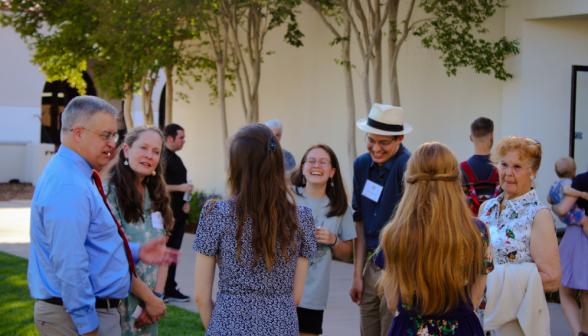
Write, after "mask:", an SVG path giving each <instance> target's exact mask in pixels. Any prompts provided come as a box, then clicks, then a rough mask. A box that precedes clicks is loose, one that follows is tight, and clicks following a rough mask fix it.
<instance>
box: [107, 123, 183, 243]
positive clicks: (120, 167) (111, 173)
mask: <svg viewBox="0 0 588 336" xmlns="http://www.w3.org/2000/svg"><path fill="white" fill-rule="evenodd" d="M143 132H155V133H157V135H159V137H160V138H161V146H162V147H161V156H163V150H164V148H163V146H164V137H163V133H161V131H160V130H159V129H158V128H157V127H155V126H137V127H135V128H133V129H132V130H130V131H129V132H128V133H127V134H126V135H125V140H124V142H123V143H122V144H121V146H120V147H119V149H118V155H117V156H116V157H115V158H114V159H113V160H112V161H111V162H110V163H109V165H108V167H107V168H106V169H105V174H107V177H106V180H107V181H108V184H109V185H110V186H113V187H114V190H116V199H117V200H118V208H119V209H120V212H121V215H122V217H123V218H124V219H125V221H126V222H127V223H138V222H139V220H145V218H143V207H144V204H143V201H144V199H143V197H141V193H140V192H139V190H138V189H137V186H136V184H135V181H136V180H137V178H136V175H135V172H134V171H133V170H132V169H131V167H130V166H125V165H124V161H125V154H124V151H123V150H122V147H123V146H124V144H127V145H128V146H129V147H133V144H134V143H135V141H137V139H138V138H139V136H140V135H141V134H142V133H143ZM161 156H160V158H159V162H158V163H157V166H156V167H155V173H156V174H155V176H153V175H148V176H147V177H145V179H143V184H144V185H145V187H146V188H147V190H148V191H149V198H150V199H151V208H150V210H151V211H159V212H161V216H162V217H163V223H164V228H165V230H166V231H167V232H169V231H170V230H171V229H172V228H173V226H174V218H173V214H172V210H171V207H170V197H169V194H168V192H167V190H166V183H165V180H164V179H163V172H164V168H165V167H164V163H163V158H162V157H161ZM109 189H110V190H109V191H108V193H109V194H110V192H111V191H112V189H113V188H109Z"/></svg>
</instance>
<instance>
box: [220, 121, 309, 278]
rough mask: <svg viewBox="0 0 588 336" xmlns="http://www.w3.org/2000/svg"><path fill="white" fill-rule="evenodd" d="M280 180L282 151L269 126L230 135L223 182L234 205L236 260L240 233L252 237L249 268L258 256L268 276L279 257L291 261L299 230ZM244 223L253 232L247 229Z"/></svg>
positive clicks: (288, 193)
mask: <svg viewBox="0 0 588 336" xmlns="http://www.w3.org/2000/svg"><path fill="white" fill-rule="evenodd" d="M284 176H285V168H284V156H283V153H282V148H281V147H280V143H279V142H278V141H277V139H276V138H275V136H274V133H273V132H272V131H271V130H270V129H269V127H267V126H265V125H262V124H251V125H247V126H245V127H243V128H241V129H240V130H239V131H238V132H237V133H236V134H235V135H234V136H233V138H232V139H231V145H230V149H229V171H228V181H227V183H228V186H229V188H230V190H231V196H230V197H234V198H235V199H236V203H237V237H236V238H237V260H240V258H241V247H242V246H241V238H242V237H243V234H245V235H246V236H247V235H248V234H251V247H252V249H253V254H254V261H253V267H255V265H257V262H258V259H259V257H260V256H261V257H262V258H263V259H264V260H265V262H266V264H267V269H268V271H269V270H271V268H272V266H273V265H274V264H275V263H277V262H278V261H279V260H280V259H279V257H280V256H281V257H282V258H285V259H286V260H287V261H290V260H292V258H293V257H294V256H295V255H296V252H297V250H298V248H297V245H296V239H297V238H296V237H297V233H298V232H299V230H301V229H300V226H299V223H298V216H297V212H296V204H295V203H294V201H293V200H294V197H293V196H294V195H293V194H292V191H291V190H290V189H289V188H288V186H287V185H286V179H285V177H284ZM248 218H250V219H251V222H252V227H251V230H249V228H248V227H247V226H246V225H247V222H248ZM278 247H279V249H280V250H279V251H278V250H277V248H278Z"/></svg>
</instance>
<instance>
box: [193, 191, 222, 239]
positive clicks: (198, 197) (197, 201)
mask: <svg viewBox="0 0 588 336" xmlns="http://www.w3.org/2000/svg"><path fill="white" fill-rule="evenodd" d="M222 198H223V197H222V196H221V195H218V194H215V193H212V194H208V193H206V192H205V191H204V190H195V191H194V192H193V193H192V200H190V212H189V213H188V221H187V223H186V232H188V233H196V229H197V228H198V221H199V220H200V213H201V212H202V208H203V207H204V205H205V204H206V202H208V201H209V200H212V199H222Z"/></svg>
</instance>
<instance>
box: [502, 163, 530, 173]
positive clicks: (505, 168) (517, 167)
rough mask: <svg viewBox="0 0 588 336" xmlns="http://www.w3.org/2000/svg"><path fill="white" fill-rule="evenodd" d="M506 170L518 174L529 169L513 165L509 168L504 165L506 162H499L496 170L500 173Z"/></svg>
mask: <svg viewBox="0 0 588 336" xmlns="http://www.w3.org/2000/svg"><path fill="white" fill-rule="evenodd" d="M508 168H510V169H511V171H513V172H515V173H520V172H522V171H523V170H524V169H527V168H529V167H523V166H521V165H519V164H515V165H512V166H509V165H508V164H506V162H504V161H500V163H499V164H498V170H500V171H506V170H507V169H508Z"/></svg>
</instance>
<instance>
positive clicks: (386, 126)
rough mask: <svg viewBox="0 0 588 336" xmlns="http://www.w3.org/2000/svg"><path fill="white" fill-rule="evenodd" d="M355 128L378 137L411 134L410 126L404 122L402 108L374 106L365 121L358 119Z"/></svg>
mask: <svg viewBox="0 0 588 336" xmlns="http://www.w3.org/2000/svg"><path fill="white" fill-rule="evenodd" d="M355 124H356V125H357V128H359V129H360V130H362V131H366V132H368V133H373V134H379V135H403V134H408V133H410V132H412V126H410V125H409V124H407V123H405V122H404V112H403V111H402V107H396V106H390V105H382V104H374V106H372V109H371V111H370V114H369V116H368V118H367V119H365V118H364V119H360V120H358V121H357V122H356V123H355Z"/></svg>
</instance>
